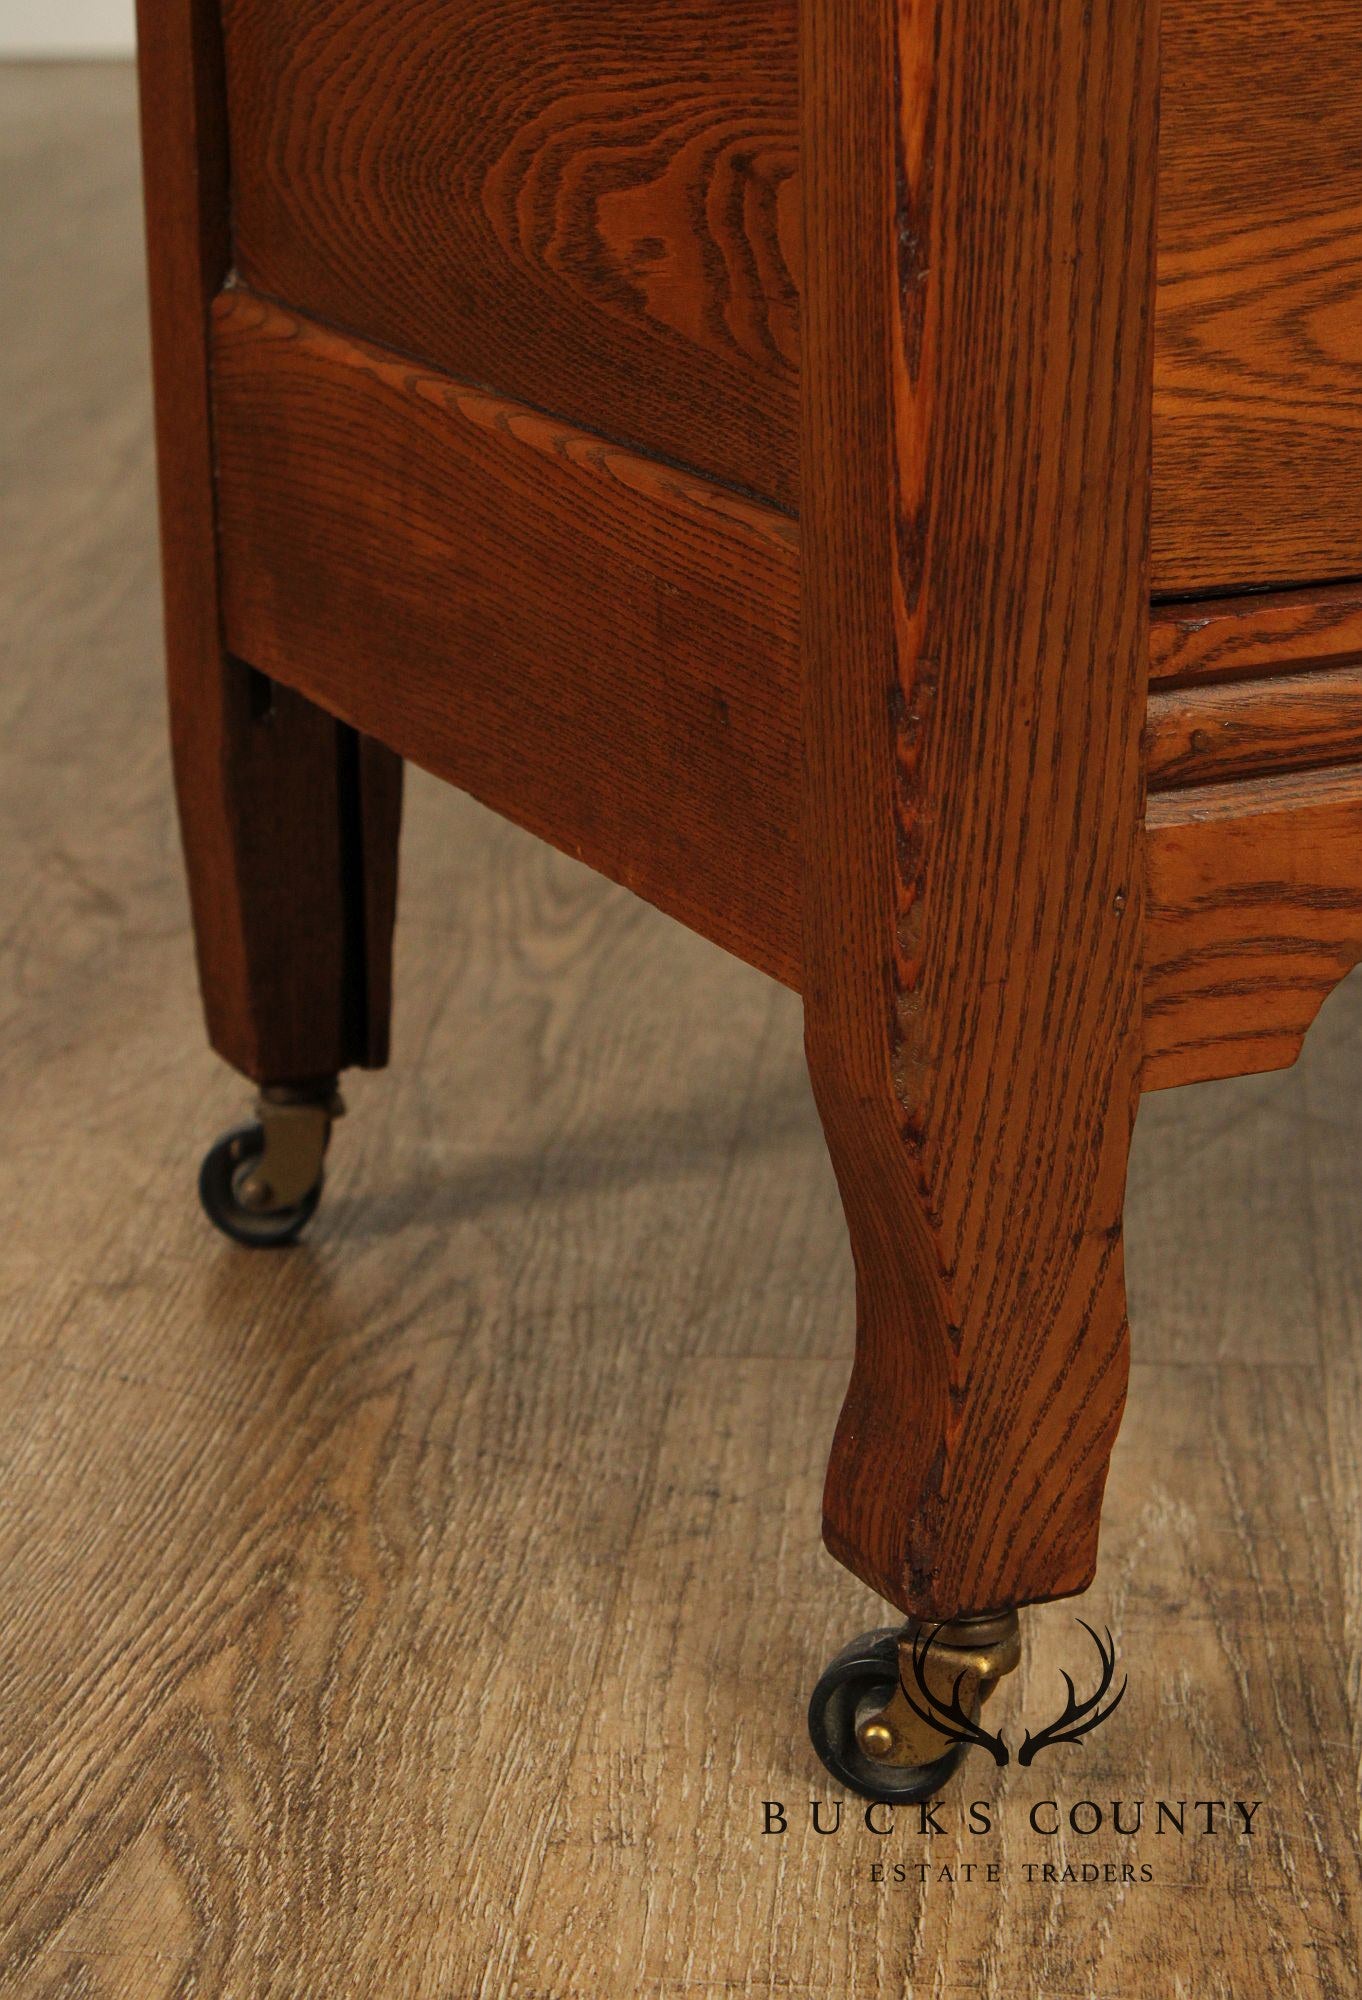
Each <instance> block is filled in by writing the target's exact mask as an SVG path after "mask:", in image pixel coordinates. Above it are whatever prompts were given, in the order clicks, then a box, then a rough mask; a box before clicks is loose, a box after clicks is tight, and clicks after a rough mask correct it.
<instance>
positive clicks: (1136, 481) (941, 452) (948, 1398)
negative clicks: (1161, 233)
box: [801, 0, 1158, 1617]
mask: <svg viewBox="0 0 1362 2000" xmlns="http://www.w3.org/2000/svg"><path fill="white" fill-rule="evenodd" d="M1157 26H1158V22H1157V10H1156V8H1155V7H1154V6H1148V7H1142V6H1132V5H1131V4H1130V0H1119V4H1117V0H1108V4H1096V5H1091V6H1083V5H1079V4H1076V0H1040V3H1039V4H1036V5H1034V6H1032V7H1031V8H1028V9H1027V10H1026V14H1025V17H1024V19H1022V18H1021V17H1019V16H1018V14H1017V12H1016V10H1015V9H1014V8H1012V7H1011V6H1009V5H1004V4H1001V0H999V4H997V5H993V4H980V5H970V6H969V7H965V6H953V5H948V6H943V7H939V8H933V7H928V6H918V5H915V4H912V0H810V4H808V5H807V6H806V7H805V9H804V36H803V44H802V51H801V64H802V77H803V86H804V107H803V113H804V123H803V142H804V152H803V183H804V189H805V203H806V206H805V241H806V251H807V265H806V268H807V278H808V282H807V286H806V296H805V322H804V354H803V373H804V413H805V424H804V443H803V462H804V495H803V511H802V517H801V533H802V550H801V566H802V584H803V606H804V619H803V628H802V639H803V660H804V677H805V722H806V727H805V745H806V786H807V794H806V807H805V841H804V851H805V871H806V873H805V907H804V938H805V946H804V997H805V1015H806V1039H807V1046H808V1054H809V1066H810V1073H811V1075H812V1078H813V1084H814V1092H815V1096H816V1098H817V1100H818V1104H819V1109H820V1112H821V1115H822V1118H823V1124H824V1129H825V1131H826V1133H827V1137H828V1143H829V1148H830V1150H831V1153H832V1157H833V1164H834V1167H835V1169H836V1171H837V1176H838V1181H839V1185H840V1187H841V1191H842V1198H843V1202H844V1205H845V1207H846V1211H847V1221H848V1226H849V1229H850V1233H851V1239H852V1248H853V1254H854V1256H855V1259H856V1269H857V1300H858V1330H857V1346H856V1361H855V1367H854V1370H853V1375H852V1380H851V1384H850V1387H849V1389H848V1392H847V1400H846V1403H845V1406H844V1408H843V1412H842V1416H841V1419H840V1422H839V1425H838V1430H837V1438H836V1442H835V1445H834V1449H833V1456H832V1462H831V1465H830V1467H829V1473H828V1483H827V1489H826V1498H825V1533H826V1536H827V1540H828V1543H829V1546H830V1547H831V1549H832V1551H833V1553H834V1554H835V1555H837V1556H838V1557H839V1558H840V1559H841V1560H842V1561H843V1562H845V1563H847V1564H848V1566H849V1567H850V1568H852V1569H853V1570H855V1571H856V1573H857V1574H858V1575H860V1576H862V1577H863V1578H864V1579H865V1580H866V1581H867V1582H869V1583H871V1584H872V1585H873V1586H874V1588H875V1589H876V1590H878V1591H879V1592H881V1594H882V1595H883V1596H885V1597H887V1598H889V1599H890V1600H891V1601H892V1602H894V1603H896V1604H898V1605H900V1606H901V1607H903V1608H904V1609H905V1610H909V1611H916V1612H921V1613H923V1614H927V1615H932V1616H943V1617H944V1616H948V1615H950V1614H952V1613H959V1612H970V1611H984V1610H988V1609H991V1608H993V1607H995V1606H1000V1605H1010V1604H1018V1603H1026V1602H1028V1601H1030V1600H1033V1599H1036V1598H1046V1597H1053V1596H1059V1595H1063V1594H1064V1593H1066V1592H1071V1591H1077V1590H1082V1589H1083V1588H1084V1587H1085V1586H1086V1584H1087V1583H1088V1581H1089V1580H1090V1578H1091V1574H1092V1568H1093V1563H1094V1561H1095V1552H1096V1536H1097V1519H1098V1512H1099V1508H1100V1502H1101V1494H1102V1486H1103V1482H1104V1479H1105V1476H1106V1467H1107V1459H1108V1455H1109V1453H1110V1450H1111V1446H1112V1441H1113V1439H1114V1437H1115V1433H1116V1427H1117V1424H1118V1422H1119V1418H1120V1411H1121V1405H1122V1400H1123V1397H1124V1392H1125V1380H1126V1371H1127V1339H1126V1324H1125V1299H1124V1287H1123V1277H1122V1257H1121V1202H1122V1190H1123V1186H1124V1179H1125V1159H1126V1148H1127V1144H1128V1141H1129V1137H1130V1129H1131V1123H1132V1120H1133V1117H1134V1110H1135V1101H1136V1096H1137V1092H1138V1088H1139V1070H1140V1012H1139V1009H1140V977H1139V975H1140V938H1141V930H1140V925H1141V908H1142V903H1143V893H1142V889H1143V885H1142V879H1141V863H1140V853H1139V833H1140V749H1139V739H1140V728H1141V725H1142V723H1143V719H1144V700H1145V675H1146V661H1147V652H1148V632H1147V618H1148V571H1147V566H1146V543H1147V524H1148V466H1149V397H1150V391H1149V361H1150V337H1151V316H1152V260H1153V199H1154V174H1155V155H1154V138H1155V100H1156V87H1157V46H1158V44H1157ZM982 187H987V188H988V190H989V199H988V201H987V202H982V201H980V200H979V199H978V190H979V189H980V188H982ZM1038 191H1039V192H1038ZM964 327H968V337H967V338H966V337H963V336H962V333H961V329H962V328H964ZM1023 496H1025V504H1022V500H1023ZM985 687H986V688H987V690H988V699H987V701H986V702H981V701H980V699H979V691H980V689H981V688H985Z"/></svg>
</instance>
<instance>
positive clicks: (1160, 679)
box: [1149, 583, 1362, 691]
mask: <svg viewBox="0 0 1362 2000" xmlns="http://www.w3.org/2000/svg"><path fill="white" fill-rule="evenodd" d="M1354 659H1362V583H1339V584H1320V585H1318V586H1317V587H1316V588H1315V589H1313V590H1267V591H1258V592H1255V593H1254V594H1252V595H1250V596H1245V597H1212V598H1206V599H1203V600H1202V601H1201V602H1199V603H1183V604H1156V605H1155V606H1154V609H1153V612H1152V614H1151V616H1150V621H1149V684H1150V688H1151V691H1153V690H1159V691H1161V690H1163V689H1166V688H1170V687H1179V686H1182V685H1183V684H1184V683H1189V682H1203V681H1211V680H1252V679H1255V678H1257V677H1259V676H1262V675H1265V674H1273V673H1299V672H1302V671H1304V670H1305V669H1306V668H1309V667H1327V666H1334V665H1338V664H1340V663H1342V662H1344V661H1348V660H1354Z"/></svg>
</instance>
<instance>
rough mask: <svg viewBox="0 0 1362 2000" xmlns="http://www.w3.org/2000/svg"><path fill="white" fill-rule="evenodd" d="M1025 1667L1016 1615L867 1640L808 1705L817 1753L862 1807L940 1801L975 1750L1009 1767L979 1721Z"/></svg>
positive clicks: (831, 1668)
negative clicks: (998, 1690) (1004, 1682)
mask: <svg viewBox="0 0 1362 2000" xmlns="http://www.w3.org/2000/svg"><path fill="white" fill-rule="evenodd" d="M1020 1659H1021V1631H1020V1627H1019V1625H1018V1622H1017V1614H1016V1612H1015V1611H1006V1612H1001V1613H999V1614H998V1615H997V1616H995V1617H989V1618H961V1619H957V1620H956V1621H955V1622H954V1623H953V1624H949V1625H934V1624H924V1623H921V1622H919V1621H918V1620H916V1619H910V1620H909V1622H908V1624H906V1625H904V1626H901V1627H897V1628H893V1627H884V1628H882V1629H881V1630H879V1631H876V1632H865V1633H863V1634H862V1635H861V1637H860V1638H859V1639H853V1640H852V1642H851V1644H850V1645H849V1646H844V1647H843V1648H842V1650H841V1652H840V1653H838V1655H837V1656H836V1658H835V1659H834V1660H832V1661H830V1662H829V1664H828V1665H827V1666H826V1667H825V1668H824V1670H823V1673H822V1674H821V1676H820V1677H819V1681H818V1685H817V1687H815V1689H814V1691H813V1696H812V1698H811V1700H810V1702H809V1736H810V1739H811V1741H812V1743H813V1747H814V1749H815V1750H816V1751H817V1752H818V1755H819V1757H820V1758H821V1759H822V1761H823V1763H824V1765H825V1766H826V1767H827V1769H828V1770H829V1771H830V1772H831V1773H832V1775H833V1777H834V1778H836V1779H838V1780H839V1782H840V1783H842V1784H844V1785H846V1786H848V1787H849V1788H850V1790H852V1791H854V1792H859V1793H860V1795H861V1797H862V1798H867V1799H876V1800H881V1801H883V1802H884V1803H885V1804H887V1805H911V1804H914V1803H916V1802H918V1801H920V1800H923V1799H929V1798H932V1797H933V1796H934V1795H935V1794H936V1793H937V1792H939V1791H940V1790H941V1787H942V1786H943V1785H944V1784H945V1783H946V1782H947V1780H948V1779H949V1778H950V1777H951V1775H952V1774H953V1773H954V1771H955V1770H956V1768H957V1766H958V1765H959V1763H960V1760H961V1759H962V1758H963V1756H964V1754H965V1751H966V1750H967V1749H968V1748H969V1747H970V1745H971V1744H976V1745H978V1746H979V1747H980V1748H982V1749H987V1750H989V1751H990V1752H991V1753H992V1754H993V1756H994V1758H995V1760H996V1761H997V1762H1000V1763H1001V1762H1002V1761H1004V1759H1005V1757H1006V1752H1005V1751H1000V1746H999V1745H998V1744H997V1741H996V1739H995V1738H994V1737H992V1736H990V1735H989V1733H988V1731H987V1730H986V1729H985V1728H984V1727H983V1724H982V1721H981V1720H980V1717H981V1712H982V1709H983V1705H984V1703H985V1702H986V1701H987V1700H988V1697H989V1696H990V1695H991V1694H992V1692H993V1690H994V1688H995V1687H996V1686H997V1684H998V1682H999V1681H1000V1680H1001V1679H1002V1677H1003V1675H1004V1674H1008V1673H1011V1672H1012V1670H1013V1668H1014V1667H1015V1666H1016V1665H1017V1663H1018V1661H1019V1660H1020Z"/></svg>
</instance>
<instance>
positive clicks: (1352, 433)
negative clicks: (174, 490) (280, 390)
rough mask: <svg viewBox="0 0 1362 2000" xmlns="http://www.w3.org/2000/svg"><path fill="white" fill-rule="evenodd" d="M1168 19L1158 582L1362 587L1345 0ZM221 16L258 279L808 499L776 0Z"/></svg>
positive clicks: (790, 503) (240, 254)
mask: <svg viewBox="0 0 1362 2000" xmlns="http://www.w3.org/2000/svg"><path fill="white" fill-rule="evenodd" d="M1163 17H1164V27H1163V51H1164V82H1163V132H1162V140H1161V155H1160V181H1161V185H1160V261H1159V282H1158V296H1157V302H1156V340H1155V457H1154V509H1153V513H1154V519H1153V578H1154V587H1155V589H1156V591H1161V592H1178V591H1189V592H1191V591H1195V592H1203V593H1204V592H1213V591H1219V590H1231V589H1234V588H1236V587H1242V586H1251V585H1256V584H1269V583H1278V584H1284V583H1292V582H1314V581H1317V580H1322V579H1328V578H1334V577H1348V576H1355V575H1362V477H1359V464H1360V463H1362V6H1359V5H1358V0H1164V8H1163ZM224 24H225V33H226V46H227V65H228V84H229V87H228V102H229V118H230V127H231V154H232V170H233V179H234V191H233V215H234V230H235V255H236V260H237V264H238V267H239V269H240V271H241V274H242V276H243V277H244V278H245V279H246V280H247V281H248V282H249V283H251V284H252V285H254V286H255V287H256V288H257V289H259V290H260V291H262V292H265V293H267V294H269V295H270V296H272V297H275V298H277V299H280V300H282V301H284V302H285V303H287V304H289V305H292V306H296V307H299V308H301V309H302V310H304V311H306V312H308V313H311V314H314V315H316V316H317V317H319V318H321V319H324V320H328V321H331V322H332V323H334V324H336V325H337V326H341V327H345V328H349V329H352V330H354V331H355V332H358V333H360V334H363V335H365V336H366V337H368V338H369V339H372V340H375V341H378V342H380V343H382V344H383V345H385V346H389V347H392V348H395V349H397V350H399V351H401V352H405V353H408V354H411V355H414V356H417V357H419V358H420V359H421V360H423V361H426V362H430V363H433V364H434V365H435V366H436V367H439V368H441V369H444V370H446V371H448V372H449V373H450V374H452V375H454V376H456V377H458V378H459V379H460V380H462V381H465V382H469V383H473V384H478V385H482V386H486V387H490V388H492V389H495V390H497V391H499V392H501V393H503V394H505V395H507V396H511V397H514V398H516V399H517V400H519V401H521V402H524V403H527V404H531V405H533V406H535V407H538V408H540V409H543V410H547V411H551V412H553V413H555V414H558V415H561V416H564V417H566V418H568V419H570V420H571V421H572V422H574V423H576V424H579V425H581V426H582V427H583V428H585V429H588V430H592V431H595V432H598V433H600V434H602V435H603V436H605V437H608V438H614V439H618V440H621V441H625V442H629V443H633V444H635V445H638V446H640V447H642V448H643V449H644V450H646V451H650V452H653V453H656V454H658V455H660V456H662V457H665V458H671V459H675V460H678V461H680V462H682V463H684V464H688V465H692V466H694V467H696V468H698V469H700V470H701V471H703V472H706V473H708V474H709V475H711V476H712V477H714V478H717V479H720V480H724V481H726V482H728V483H730V484H732V485H734V486H737V487H741V488H745V489H747V490H748V491H750V492H753V493H756V494H759V495H761V496H763V497H765V498H767V499H770V500H773V501H775V502H776V503H777V504H778V505H781V506H784V507H787V508H793V507H794V506H796V505H797V499H798V492H797V487H798V355H797V321H798V290H797V287H798V273H799V251H798V236H799V232H798V187H797V95H798V93H797V85H796V39H797V33H796V31H797V7H796V4H795V0H224ZM948 226H949V217H940V216H939V217H937V218H936V220H935V227H937V228H938V229H940V228H944V227H948ZM957 337H959V338H968V330H967V329H961V330H960V331H959V333H958V335H957Z"/></svg>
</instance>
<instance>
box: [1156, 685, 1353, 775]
mask: <svg viewBox="0 0 1362 2000" xmlns="http://www.w3.org/2000/svg"><path fill="white" fill-rule="evenodd" d="M1359 758H1362V660H1357V661H1353V662H1351V663H1350V664H1349V665H1347V666H1339V667H1333V668H1331V669H1316V670H1315V671H1314V672H1310V673H1303V674H1290V673H1283V674H1273V675H1270V676H1268V677H1267V678H1265V679H1262V680H1245V681H1216V682H1212V683H1210V684H1209V685H1208V686H1207V685H1200V684H1194V685H1193V686H1191V687H1183V688H1172V689H1169V690H1167V691H1165V692H1158V691H1155V692H1153V693H1151V695H1150V699H1149V719H1148V724H1147V727H1146V732H1145V769H1146V773H1147V776H1148V780H1149V784H1150V786H1151V788H1152V789H1154V790H1157V791H1167V790H1169V789H1171V788H1173V787H1176V786H1179V785H1201V784H1209V783H1212V782H1214V781H1215V780H1217V779H1220V778H1246V777H1253V776H1255V775H1257V774H1259V773H1266V772H1272V771H1301V770H1307V769H1309V768H1310V767H1311V766H1312V765H1320V764H1343V763H1348V762H1355V761H1356V760H1358V759H1359Z"/></svg>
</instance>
